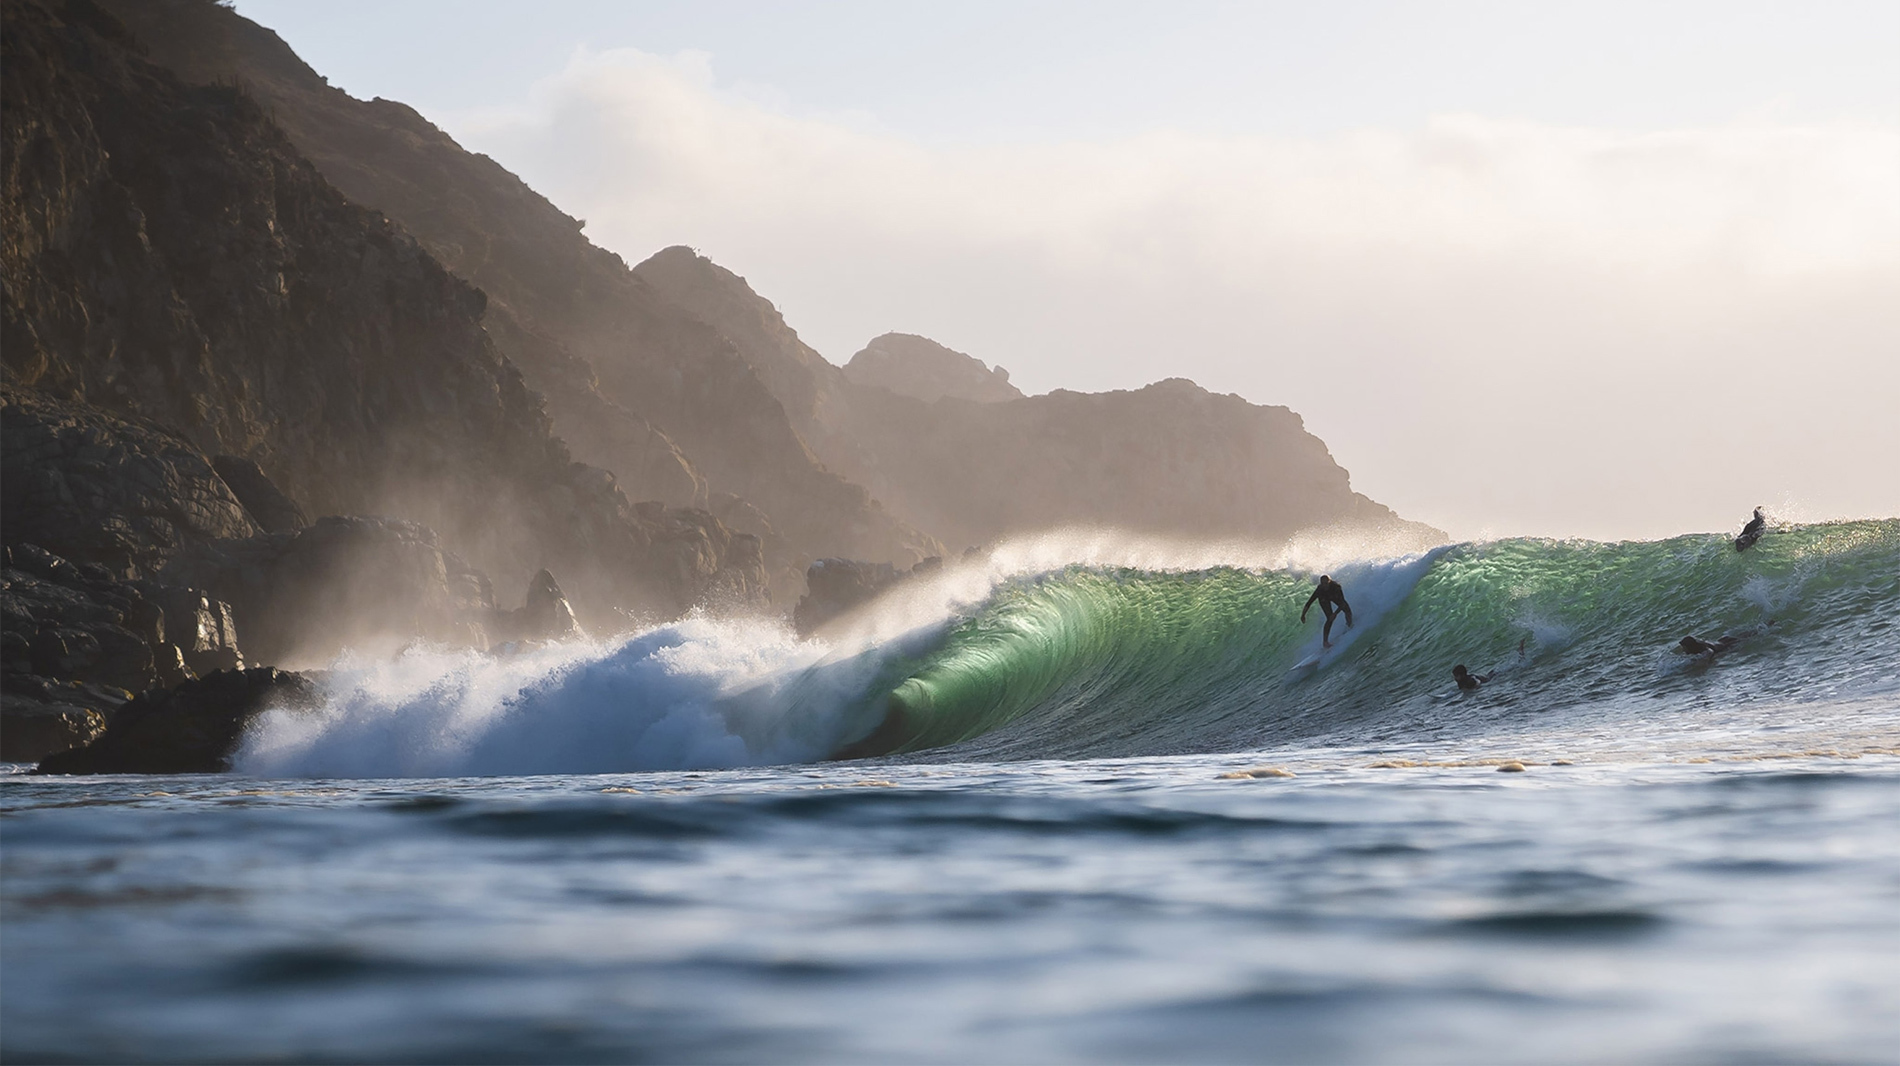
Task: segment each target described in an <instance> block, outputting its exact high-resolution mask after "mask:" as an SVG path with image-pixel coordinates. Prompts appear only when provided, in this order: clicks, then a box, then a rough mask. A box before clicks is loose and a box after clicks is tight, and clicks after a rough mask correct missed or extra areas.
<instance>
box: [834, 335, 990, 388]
mask: <svg viewBox="0 0 1900 1066" xmlns="http://www.w3.org/2000/svg"><path fill="white" fill-rule="evenodd" d="M844 376H845V378H846V379H847V380H849V381H851V382H852V383H854V384H857V385H867V386H870V387H871V388H876V389H884V390H886V391H888V392H894V393H896V394H897V395H899V396H909V397H910V398H912V399H914V400H922V401H924V402H925V403H934V402H936V401H938V400H941V399H943V398H944V397H946V396H948V397H950V398H951V399H953V400H972V401H975V402H977V403H1001V402H1002V401H1004V400H1020V399H1022V398H1023V394H1022V390H1020V389H1018V388H1017V387H1016V386H1014V385H1011V384H1010V383H1009V371H1007V370H1004V369H1003V368H1002V367H1000V366H999V367H989V366H985V365H984V363H983V360H981V359H978V358H976V357H975V356H972V355H965V354H963V353H962V352H959V351H953V350H951V349H949V348H945V347H944V346H943V345H941V344H938V343H937V342H936V341H933V340H931V339H930V338H929V337H919V336H917V335H916V334H914V333H886V334H884V335H883V336H881V337H873V338H871V343H869V344H867V345H865V346H864V349H863V350H862V351H860V352H858V354H856V355H854V356H852V357H851V361H850V362H849V363H846V364H845V365H844Z"/></svg>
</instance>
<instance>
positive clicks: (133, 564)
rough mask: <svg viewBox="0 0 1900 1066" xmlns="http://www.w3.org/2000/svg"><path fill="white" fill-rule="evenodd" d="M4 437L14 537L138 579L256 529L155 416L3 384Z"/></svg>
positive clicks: (0, 476) (0, 478)
mask: <svg viewBox="0 0 1900 1066" xmlns="http://www.w3.org/2000/svg"><path fill="white" fill-rule="evenodd" d="M0 438H3V439H0V530H4V535H5V538H6V541H7V543H8V544H22V543H30V544H34V545H38V546H39V547H41V548H44V549H46V550H47V551H49V552H51V553H53V554H55V555H57V556H59V557H61V558H62V559H67V560H72V561H73V562H75V563H94V564H98V565H101V566H104V567H105V568H106V569H107V570H108V571H109V572H111V573H112V574H113V575H115V576H118V577H129V576H136V575H138V574H141V573H151V572H153V571H155V570H156V569H157V568H159V567H161V566H163V565H164V563H165V561H166V560H168V559H170V558H171V557H172V556H173V555H176V554H177V553H178V552H180V551H182V550H185V549H186V548H190V547H193V546H197V545H203V544H208V543H210V542H212V541H214V540H218V539H220V538H224V537H244V536H249V535H251V534H252V533H255V532H256V531H257V530H256V527H255V526H253V525H252V524H251V521H250V519H249V518H247V517H246V516H245V514H244V509H243V507H242V506H241V505H240V504H239V503H238V501H237V499H236V497H234V496H232V495H231V491H230V489H229V488H227V487H226V486H225V483H224V481H223V479H221V478H219V477H218V475H217V474H216V472H214V471H213V470H212V468H211V464H210V463H207V462H206V461H205V459H204V456H202V455H200V454H198V452H197V451H196V450H194V449H193V448H192V447H191V446H190V445H189V444H187V443H185V442H184V441H182V440H180V439H179V438H177V437H176V436H174V435H172V434H170V433H168V432H166V431H164V430H162V429H160V428H158V427H156V426H154V425H151V424H149V423H146V422H142V421H138V420H134V419H127V418H121V417H117V416H114V415H110V414H107V413H106V412H104V411H100V410H97V409H95V408H91V407H87V406H85V405H83V404H73V403H62V402H59V401H57V400H53V399H50V398H48V397H45V396H41V395H38V394H36V393H33V392H31V391H28V390H25V389H17V388H13V387H11V386H4V387H0ZM18 565H20V566H22V567H24V568H26V569H28V570H32V571H34V572H39V571H38V570H35V567H36V566H37V565H38V564H35V563H32V562H30V561H25V560H21V561H19V564H18ZM43 576H46V577H47V578H48V579H49V580H56V578H53V576H52V575H51V574H44V575H43Z"/></svg>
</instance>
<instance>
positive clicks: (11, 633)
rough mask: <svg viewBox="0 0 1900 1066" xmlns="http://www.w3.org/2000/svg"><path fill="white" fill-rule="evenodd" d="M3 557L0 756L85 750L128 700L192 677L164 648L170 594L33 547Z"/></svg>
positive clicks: (173, 652)
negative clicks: (165, 601)
mask: <svg viewBox="0 0 1900 1066" xmlns="http://www.w3.org/2000/svg"><path fill="white" fill-rule="evenodd" d="M6 557H7V559H8V560H9V561H11V562H12V563H13V564H14V565H13V566H11V567H8V568H7V569H6V570H5V571H4V573H0V697H3V699H0V751H4V752H6V753H7V754H5V755H4V756H0V757H4V758H6V759H8V760H10V761H26V760H32V759H38V758H40V757H41V756H43V755H46V754H48V753H49V752H52V751H59V750H63V749H64V748H66V747H71V746H73V745H75V744H83V743H85V742H86V741H88V740H90V739H91V738H92V736H93V735H94V734H96V733H97V732H98V731H99V730H100V729H103V728H104V727H105V723H106V721H107V720H108V719H109V718H110V717H111V715H112V714H113V712H114V711H115V710H116V709H117V708H118V707H119V705H120V704H122V703H124V702H125V701H126V700H127V699H129V698H131V695H132V693H134V692H139V691H143V690H145V689H147V688H150V687H152V686H154V685H173V684H177V683H179V682H181V681H184V680H186V679H188V678H189V677H191V672H190V670H189V669H187V668H186V667H185V665H184V662H183V660H182V659H181V658H180V656H179V652H178V649H177V647H175V646H174V645H172V644H171V643H170V642H168V641H167V640H166V639H165V638H166V628H167V627H166V617H165V608H164V607H163V606H162V605H161V603H160V602H159V601H158V597H162V596H165V595H169V594H170V592H171V590H165V589H160V588H157V587H155V586H153V585H152V584H151V583H149V582H126V581H121V580H118V579H116V578H114V577H113V575H112V574H111V572H110V571H109V570H107V569H106V568H105V567H102V566H97V565H91V564H82V565H74V564H73V563H71V562H69V561H68V560H65V559H62V558H60V557H59V556H57V555H54V554H52V553H51V552H48V551H46V550H45V549H43V548H41V547H39V546H38V545H34V544H16V545H11V546H9V547H8V550H7V553H6ZM177 628H181V629H182V628H183V627H182V626H181V627H177ZM232 651H233V653H235V646H234V645H233V646H232ZM220 661H224V660H220Z"/></svg>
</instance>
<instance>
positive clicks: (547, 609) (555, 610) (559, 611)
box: [489, 570, 581, 654]
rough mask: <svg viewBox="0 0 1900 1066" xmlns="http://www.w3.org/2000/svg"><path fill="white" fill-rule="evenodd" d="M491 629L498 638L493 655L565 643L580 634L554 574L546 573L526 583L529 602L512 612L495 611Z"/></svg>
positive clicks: (539, 574) (492, 649)
mask: <svg viewBox="0 0 1900 1066" xmlns="http://www.w3.org/2000/svg"><path fill="white" fill-rule="evenodd" d="M490 628H491V629H492V630H493V632H494V634H495V636H496V637H497V639H498V643H497V644H495V645H494V646H493V647H491V648H490V649H489V651H490V652H491V653H494V654H503V653H510V654H512V653H516V652H521V651H526V650H528V649H530V648H538V647H540V646H541V645H542V644H544V643H546V642H547V641H550V640H565V639H567V638H569V637H575V636H579V635H580V633H581V627H580V623H578V622H576V621H575V620H574V609H573V608H572V607H570V606H568V602H567V597H566V596H565V595H564V594H562V592H561V586H560V584H559V583H558V582H556V581H555V580H554V575H553V574H551V573H549V572H548V571H546V570H543V571H541V572H540V573H538V574H536V575H534V580H533V581H530V582H529V583H528V602H527V603H526V604H525V605H524V606H522V607H519V608H516V609H515V610H512V611H497V612H495V615H494V620H493V622H492V623H491V624H490Z"/></svg>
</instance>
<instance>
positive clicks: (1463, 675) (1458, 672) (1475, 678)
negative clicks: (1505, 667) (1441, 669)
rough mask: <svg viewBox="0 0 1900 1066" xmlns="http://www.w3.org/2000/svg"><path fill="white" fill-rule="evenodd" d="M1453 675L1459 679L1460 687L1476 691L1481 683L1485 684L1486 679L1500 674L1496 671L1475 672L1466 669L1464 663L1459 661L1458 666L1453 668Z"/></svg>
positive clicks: (1467, 690) (1468, 690)
mask: <svg viewBox="0 0 1900 1066" xmlns="http://www.w3.org/2000/svg"><path fill="white" fill-rule="evenodd" d="M1451 676H1452V677H1453V678H1455V679H1456V680H1457V682H1458V687H1459V688H1460V689H1463V690H1464V691H1466V692H1476V691H1477V690H1478V686H1479V685H1482V684H1484V683H1485V682H1486V681H1489V680H1491V679H1492V678H1494V677H1496V676H1498V675H1497V674H1496V673H1495V672H1493V673H1489V674H1474V673H1472V672H1471V671H1469V670H1467V669H1465V664H1464V663H1459V664H1458V665H1457V666H1454V667H1452V668H1451Z"/></svg>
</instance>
